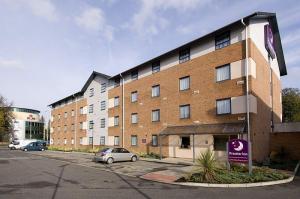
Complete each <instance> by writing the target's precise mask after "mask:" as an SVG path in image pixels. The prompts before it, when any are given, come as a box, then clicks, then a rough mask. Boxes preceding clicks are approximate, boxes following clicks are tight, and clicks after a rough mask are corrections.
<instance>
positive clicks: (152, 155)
mask: <svg viewBox="0 0 300 199" xmlns="http://www.w3.org/2000/svg"><path fill="white" fill-rule="evenodd" d="M139 156H140V157H141V158H152V159H160V155H159V154H156V153H152V152H151V153H149V154H147V153H143V152H141V153H139Z"/></svg>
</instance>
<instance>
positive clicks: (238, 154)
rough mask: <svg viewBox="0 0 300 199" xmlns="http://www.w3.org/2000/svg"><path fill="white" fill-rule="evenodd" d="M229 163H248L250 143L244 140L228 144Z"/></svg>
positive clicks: (230, 141)
mask: <svg viewBox="0 0 300 199" xmlns="http://www.w3.org/2000/svg"><path fill="white" fill-rule="evenodd" d="M227 153H228V154H227V155H228V160H229V162H248V142H247V141H246V140H242V139H233V140H229V142H228V152H227Z"/></svg>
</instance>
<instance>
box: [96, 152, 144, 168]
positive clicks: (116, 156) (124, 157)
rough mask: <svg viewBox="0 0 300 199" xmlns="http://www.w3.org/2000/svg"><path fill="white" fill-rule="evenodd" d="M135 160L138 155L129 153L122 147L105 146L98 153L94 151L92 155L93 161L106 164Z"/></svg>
mask: <svg viewBox="0 0 300 199" xmlns="http://www.w3.org/2000/svg"><path fill="white" fill-rule="evenodd" d="M137 160H138V155H136V154H134V153H131V152H129V151H128V150H127V149H124V148H105V149H102V150H100V151H99V152H98V153H95V157H94V161H95V162H106V163H107V164H111V163H113V162H120V161H132V162H135V161H137Z"/></svg>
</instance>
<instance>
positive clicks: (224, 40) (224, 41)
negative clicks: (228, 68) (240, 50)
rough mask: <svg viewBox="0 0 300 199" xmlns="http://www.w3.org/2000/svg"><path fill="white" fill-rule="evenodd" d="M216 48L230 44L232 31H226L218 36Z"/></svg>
mask: <svg viewBox="0 0 300 199" xmlns="http://www.w3.org/2000/svg"><path fill="white" fill-rule="evenodd" d="M215 44H216V50H217V49H220V48H224V47H226V46H229V45H230V33H229V32H226V33H223V34H222V35H219V36H217V37H216V40H215Z"/></svg>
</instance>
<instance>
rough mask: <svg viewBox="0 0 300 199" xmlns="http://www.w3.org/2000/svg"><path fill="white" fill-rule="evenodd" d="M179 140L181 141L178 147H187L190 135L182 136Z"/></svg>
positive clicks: (188, 146) (189, 143)
mask: <svg viewBox="0 0 300 199" xmlns="http://www.w3.org/2000/svg"><path fill="white" fill-rule="evenodd" d="M180 139H181V140H180V141H181V144H180V148H182V149H188V148H190V146H191V140H190V136H183V137H180Z"/></svg>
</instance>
